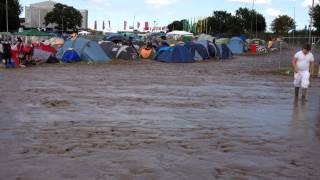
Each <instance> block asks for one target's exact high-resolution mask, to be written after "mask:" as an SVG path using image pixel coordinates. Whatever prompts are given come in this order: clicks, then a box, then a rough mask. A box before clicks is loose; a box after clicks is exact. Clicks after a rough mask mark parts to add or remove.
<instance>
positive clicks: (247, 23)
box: [236, 8, 267, 33]
mask: <svg viewBox="0 0 320 180" xmlns="http://www.w3.org/2000/svg"><path fill="white" fill-rule="evenodd" d="M236 17H238V18H239V21H240V24H241V28H242V29H243V31H244V33H251V32H252V31H254V32H255V31H258V32H264V31H265V30H266V27H267V23H266V19H265V18H264V16H263V15H262V14H260V13H258V12H256V11H255V10H249V9H248V8H239V9H238V10H237V11H236Z"/></svg>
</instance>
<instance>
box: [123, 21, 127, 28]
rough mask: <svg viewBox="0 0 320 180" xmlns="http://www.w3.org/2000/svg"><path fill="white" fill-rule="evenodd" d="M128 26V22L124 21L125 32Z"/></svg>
mask: <svg viewBox="0 0 320 180" xmlns="http://www.w3.org/2000/svg"><path fill="white" fill-rule="evenodd" d="M127 24H128V22H127V21H124V24H123V29H124V30H127Z"/></svg>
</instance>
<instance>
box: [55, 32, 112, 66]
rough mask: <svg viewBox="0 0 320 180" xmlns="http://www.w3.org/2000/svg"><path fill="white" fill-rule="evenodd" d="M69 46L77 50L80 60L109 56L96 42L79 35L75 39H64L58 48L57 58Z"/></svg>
mask: <svg viewBox="0 0 320 180" xmlns="http://www.w3.org/2000/svg"><path fill="white" fill-rule="evenodd" d="M70 48H71V49H73V50H75V51H76V52H77V54H78V55H79V57H80V58H81V60H85V61H95V62H101V61H109V60H110V58H109V57H108V56H107V55H106V53H105V52H104V51H103V49H102V48H101V47H100V46H99V44H98V43H97V42H94V41H90V40H88V39H84V38H81V37H78V38H76V39H75V40H68V41H66V42H65V43H64V45H63V46H62V47H61V48H60V49H59V51H58V53H57V58H58V59H60V60H61V59H62V57H63V55H64V53H65V52H66V51H67V50H69V49H70Z"/></svg>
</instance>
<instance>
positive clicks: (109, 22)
mask: <svg viewBox="0 0 320 180" xmlns="http://www.w3.org/2000/svg"><path fill="white" fill-rule="evenodd" d="M108 24H109V29H111V21H110V20H109V21H108Z"/></svg>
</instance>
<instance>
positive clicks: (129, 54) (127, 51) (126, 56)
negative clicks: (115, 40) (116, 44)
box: [116, 45, 139, 60]
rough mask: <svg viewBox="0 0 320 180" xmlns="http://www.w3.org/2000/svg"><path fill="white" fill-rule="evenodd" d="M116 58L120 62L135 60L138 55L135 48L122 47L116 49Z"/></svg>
mask: <svg viewBox="0 0 320 180" xmlns="http://www.w3.org/2000/svg"><path fill="white" fill-rule="evenodd" d="M116 58H117V59H122V60H135V59H139V53H138V51H137V50H136V48H134V47H132V46H127V45H123V46H121V47H120V48H119V49H118V51H117V54H116Z"/></svg>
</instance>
